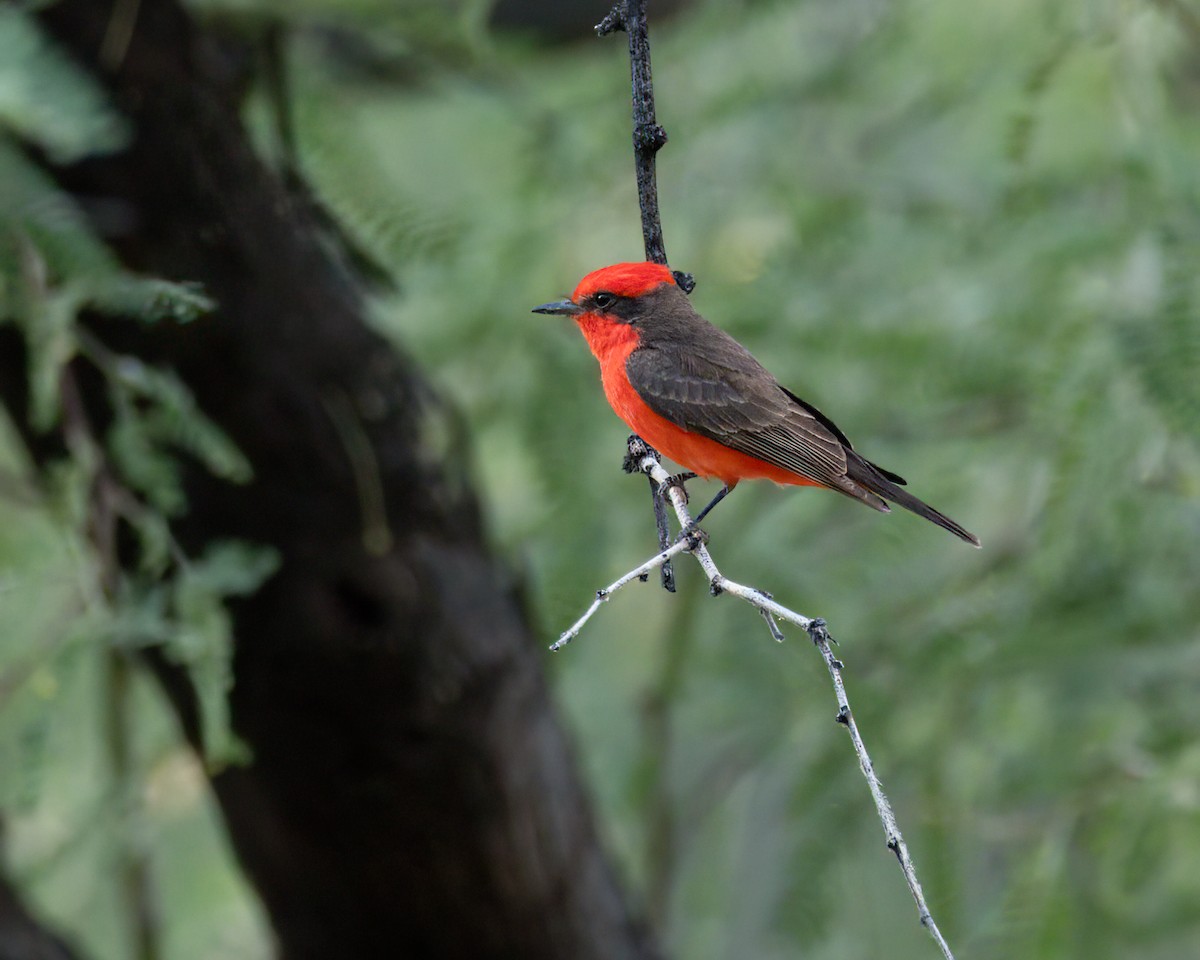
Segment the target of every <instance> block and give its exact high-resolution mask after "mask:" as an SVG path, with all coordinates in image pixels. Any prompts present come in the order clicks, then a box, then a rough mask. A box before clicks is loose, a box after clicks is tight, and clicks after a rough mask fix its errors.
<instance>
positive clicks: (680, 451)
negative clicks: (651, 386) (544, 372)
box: [604, 377, 820, 487]
mask: <svg viewBox="0 0 1200 960" xmlns="http://www.w3.org/2000/svg"><path fill="white" fill-rule="evenodd" d="M604 392H605V395H606V396H607V397H608V402H609V403H610V404H611V405H612V408H613V410H615V411H616V413H617V415H618V416H619V417H620V418H621V419H622V420H624V421H625V422H626V423H627V424H629V426H630V428H631V429H632V430H633V432H634V433H636V434H637V435H638V436H639V437H641V438H642V439H643V440H645V441H646V442H647V443H648V444H650V445H651V446H652V447H654V449H655V450H657V451H658V452H659V453H661V454H662V455H663V456H664V457H666V458H668V459H669V460H674V461H675V462H676V463H678V464H679V465H680V466H681V467H684V468H685V469H687V470H690V471H692V473H695V474H698V475H699V476H701V477H705V478H709V477H715V478H717V479H718V480H720V481H721V482H722V483H724V484H727V485H728V486H730V487H733V486H734V485H735V484H736V483H737V482H738V481H739V480H774V481H775V482H776V483H787V484H801V485H808V486H820V484H816V483H814V482H813V481H812V480H809V479H808V478H807V477H802V476H800V475H799V474H797V473H793V472H792V471H790V470H785V469H783V468H782V467H777V466H775V465H774V464H770V463H767V462H766V461H765V460H760V459H758V458H757V457H752V456H749V455H748V454H745V453H741V452H739V451H737V450H734V449H733V448H732V447H727V446H725V444H723V443H720V442H718V441H716V440H712V439H710V438H708V437H705V436H702V435H701V434H698V433H692V432H691V431H689V430H686V429H684V428H683V427H680V426H678V425H677V424H675V423H672V422H671V421H670V420H668V419H666V417H662V416H660V415H659V414H657V413H655V412H654V411H653V410H651V409H650V408H649V407H648V406H647V405H646V403H645V402H644V401H643V400H642V398H641V397H639V396H638V395H637V392H636V391H635V390H634V389H633V387H632V385H630V383H629V381H628V380H627V379H626V378H624V377H612V378H609V377H604Z"/></svg>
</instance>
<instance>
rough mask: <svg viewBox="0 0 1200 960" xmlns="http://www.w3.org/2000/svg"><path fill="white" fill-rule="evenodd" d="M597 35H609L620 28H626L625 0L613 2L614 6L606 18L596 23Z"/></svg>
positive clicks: (622, 29) (621, 29)
mask: <svg viewBox="0 0 1200 960" xmlns="http://www.w3.org/2000/svg"><path fill="white" fill-rule="evenodd" d="M595 29H596V36H598V37H607V36H608V35H609V34H610V33H616V32H617V31H618V30H620V31H624V30H625V29H626V28H625V0H617V2H616V3H614V4H613V8H612V9H611V10H609V11H608V13H607V14H606V15H605V17H604V19H603V20H601V21H600V22H599V23H598V24H596V28H595Z"/></svg>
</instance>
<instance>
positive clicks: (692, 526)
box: [679, 484, 729, 539]
mask: <svg viewBox="0 0 1200 960" xmlns="http://www.w3.org/2000/svg"><path fill="white" fill-rule="evenodd" d="M727 496H729V484H725V485H724V486H723V487H721V489H720V490H718V491H717V495H716V496H715V497H713V498H712V499H711V500H710V501H709V502H708V506H707V507H705V508H704V509H703V510H701V511H700V512H699V513H698V514H696V515H695V516H694V517H693V518H692V522H691V523H689V524H688V525H687V526H686V527H684V528H683V529H682V530H681V531H680V532H679V536H680V539H682V538H683V537H690V536H692V535H693V534H694V533H696V530H697V528H698V527H699V526H700V521H701V520H703V519H704V518H705V517H707V516H708V514H709V511H710V510H712V508H713V507H715V506H716V505H717V504H718V503H720V502H721V501H722V500H724V499H725V498H726V497H727Z"/></svg>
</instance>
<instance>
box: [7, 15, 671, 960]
mask: <svg viewBox="0 0 1200 960" xmlns="http://www.w3.org/2000/svg"><path fill="white" fill-rule="evenodd" d="M110 14H111V10H110V5H109V4H106V3H98V2H96V0H68V2H63V3H60V4H57V5H54V6H51V7H50V8H48V9H47V10H46V11H45V12H44V13H43V22H44V24H45V25H46V27H47V29H48V30H49V31H50V32H51V33H52V34H53V35H54V36H55V37H57V38H58V40H59V41H60V42H61V43H62V44H63V45H64V46H66V47H67V48H68V49H69V50H70V51H71V52H72V53H73V54H74V55H75V56H76V57H77V58H78V59H79V60H80V61H81V62H82V63H83V64H84V65H85V66H86V67H87V68H88V69H89V70H92V71H94V72H95V73H96V75H97V76H98V77H100V79H101V80H102V82H104V83H105V85H106V86H107V87H108V88H109V89H110V90H111V91H112V93H113V95H114V98H115V100H116V103H117V104H118V106H120V107H121V108H122V109H123V110H124V111H125V112H126V113H127V114H128V116H129V117H130V119H131V120H132V122H133V125H134V129H135V141H134V143H133V146H132V148H131V149H130V150H128V151H127V152H124V153H122V154H120V155H118V156H115V157H110V158H105V159H100V160H92V161H89V162H87V163H84V164H81V165H79V166H76V167H74V168H71V169H68V170H57V171H54V173H55V175H56V176H57V178H58V180H59V182H60V183H61V184H62V185H63V186H64V187H65V188H66V189H68V190H70V191H72V192H73V193H74V194H76V195H77V196H78V197H80V198H81V202H84V203H85V204H86V203H88V202H91V201H96V200H100V201H103V203H102V204H99V205H97V207H96V209H98V210H99V209H103V210H107V211H112V210H118V211H121V216H120V217H118V218H117V220H118V221H119V222H120V223H123V224H125V227H124V228H123V230H122V232H121V233H120V234H118V235H113V236H110V240H111V241H112V242H113V244H114V246H115V248H116V249H117V250H118V252H119V253H120V255H121V256H122V258H123V259H124V260H125V261H126V262H127V263H128V264H129V265H131V266H132V267H134V268H136V269H138V270H143V271H147V272H150V273H154V274H160V275H164V276H167V277H170V278H173V279H181V280H197V281H200V282H201V283H202V284H203V285H204V287H205V288H206V290H207V291H208V292H209V293H210V294H211V295H212V296H213V297H215V299H216V300H217V301H218V302H219V304H220V308H219V311H218V313H217V314H216V315H214V316H211V317H209V318H207V319H205V320H202V321H199V322H196V323H193V324H190V325H186V326H178V325H173V324H169V323H164V324H159V325H153V326H144V325H140V324H132V323H130V324H107V325H105V326H104V327H103V329H102V331H101V332H102V336H103V338H104V339H106V340H107V341H108V342H109V343H110V344H113V345H115V346H117V347H118V348H120V349H122V350H125V351H128V352H132V353H136V354H137V355H139V356H142V357H144V358H147V359H150V360H153V361H155V362H159V363H164V364H168V365H170V366H171V367H173V368H174V369H175V370H176V371H178V373H179V374H180V376H181V377H182V378H183V379H184V380H185V381H186V382H187V384H188V385H189V386H190V388H191V389H192V391H193V392H194V393H195V395H196V397H197V399H198V400H199V403H200V405H201V407H202V408H203V409H204V410H205V411H206V413H207V414H208V415H209V416H210V417H211V418H213V419H214V420H215V421H216V422H217V423H218V424H220V425H221V426H222V427H223V428H224V429H225V430H226V431H227V432H228V433H229V434H230V436H232V438H233V439H234V440H235V441H236V443H237V444H238V445H239V446H240V448H241V449H242V451H243V452H245V453H246V454H247V455H248V457H249V458H250V460H251V462H252V463H253V466H254V470H255V479H254V481H253V483H251V484H250V485H249V486H245V487H236V486H231V485H228V484H225V483H222V482H218V481H216V480H213V479H212V478H209V477H206V476H205V475H203V474H202V473H200V472H199V471H196V472H195V473H194V474H191V475H190V477H189V489H188V493H189V498H190V507H189V511H188V514H187V516H186V518H184V519H183V520H182V521H181V522H180V523H179V524H178V525H177V527H176V532H177V535H178V537H179V538H180V540H181V542H182V543H183V544H184V546H185V548H186V549H188V550H189V551H199V550H201V549H202V548H203V547H204V545H205V544H206V543H208V542H209V541H211V540H213V539H214V538H220V537H237V538H242V539H245V540H249V541H253V542H256V543H266V544H270V545H272V546H274V547H275V548H276V549H277V550H278V551H279V553H280V555H281V557H282V560H283V562H282V567H281V569H280V571H279V573H278V574H276V575H275V576H274V577H273V578H272V579H271V580H270V581H269V582H268V583H267V584H266V586H265V587H264V588H263V589H262V590H261V591H260V592H259V593H258V594H257V595H255V596H254V597H252V598H250V599H248V600H246V601H244V602H242V603H240V604H239V605H238V606H237V607H236V608H235V611H234V613H235V638H236V639H235V642H236V657H235V676H236V686H235V688H234V690H233V694H232V699H231V709H232V716H233V725H234V728H235V730H236V732H237V733H238V735H239V736H240V737H241V738H242V739H244V740H245V741H246V742H247V743H248V744H249V745H250V747H251V749H252V750H253V755H254V762H253V763H252V764H251V765H249V766H246V767H234V768H230V769H227V770H225V771H224V772H223V773H221V774H219V775H218V776H216V777H215V778H214V781H213V786H214V788H215V791H216V794H217V797H218V798H219V801H220V804H221V808H222V810H223V812H224V815H225V818H226V821H227V823H228V826H229V830H230V833H231V835H232V838H233V843H234V845H235V847H236V850H237V853H238V856H239V858H240V860H241V862H242V864H243V865H244V867H245V869H246V871H247V873H248V874H249V875H250V877H251V879H252V881H253V882H254V884H255V886H256V887H257V889H258V891H259V893H260V894H261V896H262V898H263V901H264V903H265V904H266V908H267V910H268V912H269V914H270V917H271V921H272V923H273V925H274V928H275V931H276V934H277V936H278V938H279V942H280V944H281V953H282V955H283V956H284V957H287V958H291V960H298V958H304V957H314V958H315V957H339V958H340V957H374V956H387V957H438V958H455V957H470V958H474V960H478V958H488V957H513V958H517V957H519V958H523V960H537V958H572V960H586V958H616V957H621V958H625V957H629V958H635V957H637V958H640V957H652V956H656V955H657V952H656V948H655V946H654V945H653V942H652V940H651V938H650V937H649V935H648V934H647V933H646V931H645V930H644V929H643V927H642V926H641V925H640V924H639V923H638V922H637V921H636V920H634V919H632V918H631V914H630V911H629V908H628V906H627V904H626V902H625V901H624V899H623V897H622V894H621V892H620V890H619V889H618V886H617V883H616V881H615V879H614V874H613V870H612V869H611V867H610V865H609V863H608V862H607V860H606V858H605V856H604V854H603V853H602V851H601V849H600V846H599V844H598V841H597V837H596V832H595V828H594V825H593V821H592V815H591V811H590V806H589V803H588V798H587V796H586V795H585V793H584V791H583V789H582V787H581V785H580V782H579V779H578V775H577V772H576V765H575V763H574V761H573V759H572V756H571V751H570V748H569V744H568V743H567V741H566V738H565V736H564V734H563V731H562V729H561V727H560V724H559V722H558V719H557V718H556V716H555V712H554V710H553V708H552V705H551V703H550V700H549V698H548V695H547V690H546V685H545V682H544V679H543V676H542V672H541V667H540V665H539V661H540V659H541V657H542V656H544V654H542V653H541V651H542V650H544V646H543V645H542V644H541V643H539V642H538V641H537V638H535V637H533V636H532V635H531V631H530V628H529V624H528V621H527V619H526V618H525V617H524V616H523V613H522V610H521V606H520V603H519V602H518V599H517V597H516V595H515V591H514V588H513V585H512V583H511V582H510V581H509V579H508V578H507V576H506V574H505V572H504V570H503V568H502V567H501V566H500V565H499V564H497V562H496V561H495V560H494V559H493V558H492V557H491V556H490V555H489V552H488V549H487V545H486V543H485V540H484V536H483V533H482V531H481V527H480V523H479V519H478V511H477V506H476V503H475V500H474V498H473V496H472V495H471V492H470V491H469V489H467V487H466V484H465V483H464V482H463V480H462V477H461V475H460V473H459V471H458V468H457V464H456V463H455V460H454V456H453V451H451V452H450V453H446V452H445V451H444V450H443V451H441V452H439V449H438V444H437V443H436V442H435V439H434V437H435V435H444V434H445V433H446V430H445V426H446V418H447V413H446V411H445V410H444V409H443V408H441V407H440V406H439V404H438V402H437V400H436V398H434V397H433V395H432V394H431V392H430V391H429V389H428V388H427V387H426V385H425V384H424V382H423V380H422V379H421V377H420V375H419V373H418V372H417V371H416V370H415V369H414V368H413V366H412V364H411V363H409V362H408V361H407V360H406V359H404V358H403V357H402V356H400V355H398V354H397V353H396V352H395V351H394V350H393V349H391V348H389V346H388V345H387V344H386V343H385V342H384V341H383V340H382V339H381V338H380V337H379V336H377V335H376V334H374V333H373V332H372V331H371V330H370V329H369V328H368V327H367V326H366V324H365V323H364V319H363V313H364V311H363V304H362V301H361V298H360V296H359V293H358V291H357V289H356V287H355V284H354V282H353V279H352V277H351V276H350V274H349V272H348V271H347V270H346V269H345V268H344V266H343V265H342V263H341V261H340V260H339V259H338V257H337V256H336V255H335V254H334V253H332V252H331V251H332V250H333V249H334V245H333V244H330V243H328V242H326V241H327V239H328V238H325V237H323V236H322V234H321V230H320V227H319V224H318V222H317V219H318V218H315V217H314V216H312V213H311V210H310V208H309V207H308V205H307V204H306V202H305V201H304V200H303V199H302V198H299V197H298V196H296V195H295V194H293V193H291V192H289V191H288V190H287V189H285V187H284V186H283V185H282V183H281V180H280V178H278V177H276V176H275V175H274V174H273V173H272V172H271V171H269V170H268V169H267V168H265V167H264V166H263V164H262V163H261V162H260V161H259V160H258V158H257V157H256V156H255V154H254V152H253V150H252V149H251V146H250V144H249V142H248V140H247V137H246V134H245V132H244V131H243V129H242V126H241V124H240V121H239V115H238V94H239V89H238V87H239V82H240V81H239V77H240V67H239V64H240V61H239V59H238V57H237V55H236V52H235V51H234V50H233V48H231V47H228V46H223V45H222V44H221V43H219V42H217V41H216V40H215V39H214V38H212V37H211V36H208V35H206V34H204V33H203V32H202V31H200V30H199V29H198V28H197V27H196V26H195V25H194V24H193V23H192V22H191V21H190V20H189V18H188V17H187V15H186V14H185V12H184V11H183V10H181V8H180V7H179V6H178V5H177V4H176V3H175V2H173V0H142V2H141V4H140V10H139V12H138V17H137V22H136V25H135V27H134V31H133V35H132V41H131V43H130V45H129V48H128V50H127V52H126V53H125V55H124V57H123V59H122V60H121V62H120V64H119V65H118V66H116V67H115V68H112V67H111V65H110V66H109V67H101V66H99V65H98V62H97V61H98V51H99V50H100V47H101V40H102V37H103V33H104V29H105V26H106V23H107V20H108V17H109V15H110ZM5 354H6V355H7V356H8V360H7V361H4V360H2V359H0V367H7V368H8V369H7V370H6V371H4V372H5V373H8V374H11V373H14V372H15V371H14V367H15V364H14V361H13V357H14V350H13V349H12V341H11V339H10V338H8V339H6V340H5V343H3V344H0V355H5ZM10 388H11V389H10ZM4 393H5V396H6V401H7V402H8V403H10V405H13V404H15V405H19V404H20V400H19V397H20V395H21V387H20V386H19V385H13V384H12V383H11V382H10V383H9V386H6V387H5V388H4ZM91 402H92V403H93V404H94V406H95V409H93V411H92V413H93V416H95V417H96V418H97V419H98V420H102V419H103V416H104V412H103V410H102V409H99V401H98V399H97V398H92V400H91ZM451 432H452V431H451ZM443 445H444V444H443ZM373 488H377V489H380V490H381V491H382V502H381V503H378V504H373V503H372V500H371V498H370V497H369V496H364V495H363V493H362V491H364V490H370V489H373ZM156 669H157V672H158V674H159V676H160V678H161V679H162V681H163V684H164V687H165V689H166V690H167V692H168V694H169V696H170V698H171V700H172V702H173V703H174V704H175V706H176V708H177V709H178V711H179V713H180V716H181V718H182V720H183V722H184V727H185V729H186V730H187V732H188V735H189V737H191V738H192V739H193V741H195V740H196V739H197V738H198V736H199V724H198V722H197V716H196V706H195V702H194V695H193V691H192V690H191V689H190V687H189V686H188V684H187V682H186V679H185V678H184V677H183V676H182V675H181V674H179V673H178V672H177V671H175V670H174V669H173V668H171V667H170V666H169V665H168V664H166V663H165V662H158V663H157V664H156Z"/></svg>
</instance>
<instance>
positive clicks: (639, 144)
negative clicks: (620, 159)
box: [633, 123, 667, 154]
mask: <svg viewBox="0 0 1200 960" xmlns="http://www.w3.org/2000/svg"><path fill="white" fill-rule="evenodd" d="M633 145H634V147H635V148H637V149H638V150H643V151H649V152H650V153H652V154H654V153H658V151H659V150H661V149H662V148H663V147H665V146H666V145H667V131H666V129H665V128H664V127H663V125H662V124H661V123H639V124H638V125H637V126H636V127H634V128H633Z"/></svg>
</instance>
